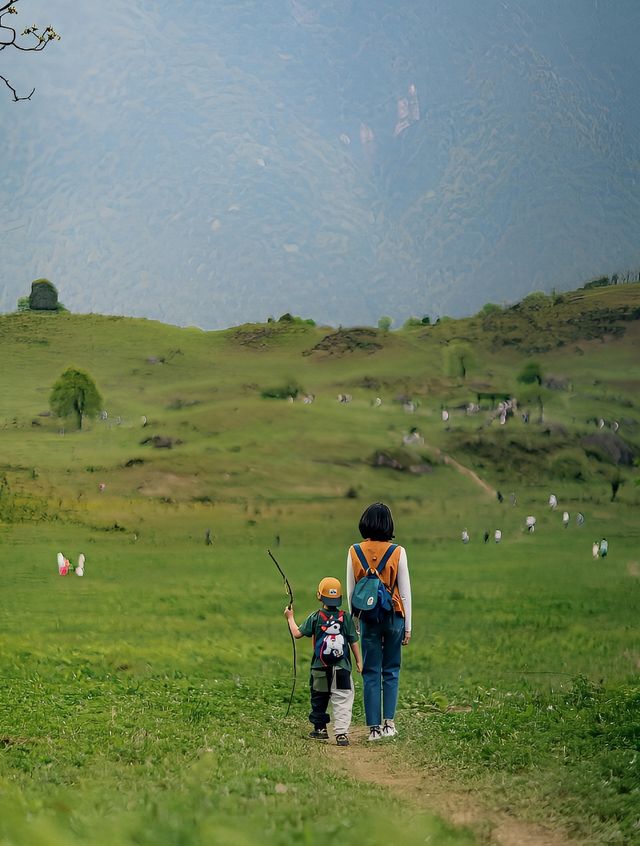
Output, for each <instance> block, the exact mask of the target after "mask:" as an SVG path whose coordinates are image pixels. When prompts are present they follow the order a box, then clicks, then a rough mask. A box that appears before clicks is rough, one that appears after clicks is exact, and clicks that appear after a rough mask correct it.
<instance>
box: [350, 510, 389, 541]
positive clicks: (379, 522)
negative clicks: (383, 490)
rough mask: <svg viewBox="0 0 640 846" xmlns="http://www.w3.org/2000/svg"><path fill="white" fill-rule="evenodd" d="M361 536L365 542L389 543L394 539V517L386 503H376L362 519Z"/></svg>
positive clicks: (359, 524)
mask: <svg viewBox="0 0 640 846" xmlns="http://www.w3.org/2000/svg"><path fill="white" fill-rule="evenodd" d="M358 529H360V534H361V535H362V537H363V538H364V539H365V540H377V541H388V540H391V538H392V537H393V531H394V528H393V517H392V516H391V510H390V509H389V506H388V505H385V504H384V502H374V503H373V504H372V505H370V506H369V507H368V508H367V509H365V512H364V514H363V515H362V517H361V518H360V522H359V523H358Z"/></svg>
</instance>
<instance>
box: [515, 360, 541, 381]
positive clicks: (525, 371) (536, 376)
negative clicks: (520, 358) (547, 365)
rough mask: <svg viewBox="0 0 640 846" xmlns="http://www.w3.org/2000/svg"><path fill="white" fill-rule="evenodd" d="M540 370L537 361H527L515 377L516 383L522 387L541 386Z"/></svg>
mask: <svg viewBox="0 0 640 846" xmlns="http://www.w3.org/2000/svg"><path fill="white" fill-rule="evenodd" d="M542 377H543V373H542V368H541V367H540V365H539V364H538V362H537V361H528V362H527V363H526V364H525V366H524V367H523V368H522V370H521V371H520V373H518V375H517V376H516V379H517V380H518V382H520V383H521V384H523V385H533V384H536V385H541V384H542Z"/></svg>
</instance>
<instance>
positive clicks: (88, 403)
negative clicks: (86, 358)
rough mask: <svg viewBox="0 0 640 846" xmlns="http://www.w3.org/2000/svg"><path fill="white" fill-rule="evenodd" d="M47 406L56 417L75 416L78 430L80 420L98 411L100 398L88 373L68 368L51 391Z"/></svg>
mask: <svg viewBox="0 0 640 846" xmlns="http://www.w3.org/2000/svg"><path fill="white" fill-rule="evenodd" d="M49 405H50V406H51V410H52V411H53V412H55V414H57V415H58V417H71V415H75V418H76V422H77V424H78V429H82V418H83V417H87V416H92V415H95V414H97V413H98V412H99V411H100V409H101V408H102V397H101V396H100V392H99V391H98V389H97V388H96V385H95V382H94V381H93V379H92V378H91V376H89V374H88V373H84V372H83V371H82V370H76V369H75V368H74V367H69V368H68V369H67V370H65V371H64V373H63V374H62V376H60V378H59V379H58V381H57V382H56V383H55V385H54V386H53V388H52V389H51V396H50V397H49Z"/></svg>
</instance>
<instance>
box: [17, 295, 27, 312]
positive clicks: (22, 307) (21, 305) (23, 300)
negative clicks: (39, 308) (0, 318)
mask: <svg viewBox="0 0 640 846" xmlns="http://www.w3.org/2000/svg"><path fill="white" fill-rule="evenodd" d="M29 310H30V307H29V297H18V311H29Z"/></svg>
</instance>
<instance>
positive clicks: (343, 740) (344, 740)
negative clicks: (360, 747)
mask: <svg viewBox="0 0 640 846" xmlns="http://www.w3.org/2000/svg"><path fill="white" fill-rule="evenodd" d="M336 743H337V744H338V746H348V745H349V738H348V737H347V735H346V734H336Z"/></svg>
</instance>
